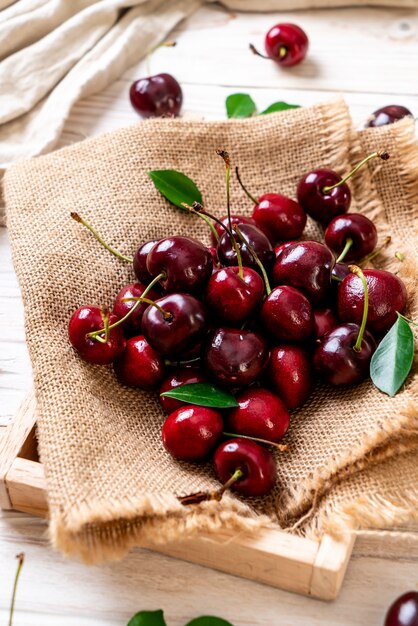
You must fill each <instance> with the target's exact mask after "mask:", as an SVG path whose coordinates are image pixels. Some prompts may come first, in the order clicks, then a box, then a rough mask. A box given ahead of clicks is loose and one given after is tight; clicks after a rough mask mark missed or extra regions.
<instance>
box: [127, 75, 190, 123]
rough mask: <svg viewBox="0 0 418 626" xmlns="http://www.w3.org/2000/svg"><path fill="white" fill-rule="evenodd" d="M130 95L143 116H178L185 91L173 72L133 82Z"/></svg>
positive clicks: (134, 105)
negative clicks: (183, 91) (172, 74)
mask: <svg viewBox="0 0 418 626" xmlns="http://www.w3.org/2000/svg"><path fill="white" fill-rule="evenodd" d="M129 97H130V99H131V104H132V106H133V108H134V109H135V111H136V112H137V113H139V114H140V115H142V117H162V116H166V117H176V116H177V115H178V114H179V113H180V109H181V104H182V102H183V93H182V90H181V87H180V85H179V84H178V82H177V81H176V79H175V78H174V77H173V76H171V74H156V75H155V76H147V77H146V78H140V79H139V80H136V81H135V82H134V83H132V85H131V88H130V91H129Z"/></svg>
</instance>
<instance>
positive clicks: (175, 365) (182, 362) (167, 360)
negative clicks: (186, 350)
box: [161, 356, 202, 396]
mask: <svg viewBox="0 0 418 626" xmlns="http://www.w3.org/2000/svg"><path fill="white" fill-rule="evenodd" d="M201 360H202V358H201V357H200V356H197V357H196V358H195V359H188V360H187V361H170V360H169V359H165V361H164V363H165V364H166V365H172V366H174V367H177V366H178V365H189V363H197V361H201ZM161 395H162V396H163V395H164V394H163V393H162V394H161Z"/></svg>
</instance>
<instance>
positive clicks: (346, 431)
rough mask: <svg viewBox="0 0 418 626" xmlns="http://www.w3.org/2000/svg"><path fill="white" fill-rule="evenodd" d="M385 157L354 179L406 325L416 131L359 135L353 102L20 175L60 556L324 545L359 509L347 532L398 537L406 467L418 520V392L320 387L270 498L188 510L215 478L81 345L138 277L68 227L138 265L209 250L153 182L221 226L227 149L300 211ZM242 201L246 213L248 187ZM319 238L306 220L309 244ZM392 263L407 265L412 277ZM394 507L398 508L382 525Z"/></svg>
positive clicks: (154, 403)
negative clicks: (266, 534) (168, 253)
mask: <svg viewBox="0 0 418 626" xmlns="http://www.w3.org/2000/svg"><path fill="white" fill-rule="evenodd" d="M376 146H378V147H379V148H380V147H382V146H384V147H385V148H386V149H387V150H388V151H389V153H390V155H391V159H390V161H389V162H387V163H385V164H383V163H376V161H373V162H371V163H370V164H369V166H368V167H366V168H363V169H362V170H361V171H360V172H359V173H358V176H357V177H356V179H353V184H352V189H353V204H352V209H353V211H360V212H362V213H364V214H365V215H368V216H370V217H371V218H373V220H374V221H375V223H376V226H377V228H378V232H379V237H380V238H381V239H383V238H384V237H385V236H386V235H387V234H388V233H389V232H390V233H391V235H392V238H393V245H392V246H391V247H390V248H388V252H387V254H386V255H381V257H379V259H381V266H382V267H387V268H392V269H396V271H399V275H400V276H402V277H403V279H404V280H405V282H406V285H407V288H408V292H409V295H410V304H409V312H408V313H409V315H411V316H415V317H417V313H418V311H417V271H416V268H417V259H418V256H417V253H418V250H417V241H416V219H417V215H418V190H417V185H416V181H417V179H418V175H417V174H418V148H417V146H416V143H415V140H414V127H413V122H412V121H411V120H407V119H405V120H402V121H400V122H398V123H396V124H393V125H391V126H386V127H384V128H382V129H368V130H365V131H362V132H361V133H355V132H354V131H353V130H352V127H351V120H350V117H349V114H348V111H347V108H346V106H345V104H344V103H343V102H341V101H337V102H332V103H328V104H322V105H317V106H315V107H311V108H302V109H294V110H290V111H285V112H282V113H276V114H271V115H268V116H260V117H256V118H251V119H248V120H229V121H225V122H192V121H187V120H181V119H177V120H148V121H146V122H139V123H137V124H136V125H134V126H131V127H129V128H125V129H121V130H119V131H116V132H113V133H108V134H105V135H102V136H100V137H97V138H94V139H89V140H86V141H84V142H81V143H79V144H75V145H73V146H70V147H68V148H65V149H63V150H59V151H57V152H54V153H52V154H50V155H46V156H42V157H39V158H37V159H33V160H30V161H26V162H20V163H18V164H15V165H13V166H12V167H11V168H10V169H9V170H8V171H7V173H6V176H5V197H6V207H7V217H8V226H9V228H10V238H11V243H12V252H13V260H14V264H15V268H16V271H17V274H18V278H19V281H20V285H21V289H22V295H23V300H24V304H25V319H26V333H27V341H28V346H29V351H30V355H31V359H32V364H33V370H34V377H35V388H36V399H37V404H38V410H39V421H38V427H39V442H40V452H41V459H42V462H43V463H44V465H45V472H46V478H47V483H48V498H49V506H50V532H51V538H52V542H53V543H54V545H55V546H57V547H59V548H60V549H61V550H63V551H64V552H67V553H70V554H77V555H80V556H81V557H83V558H84V559H85V560H88V561H99V560H102V559H107V558H113V557H117V556H120V555H121V554H123V553H124V552H125V551H126V550H127V549H128V548H129V546H131V545H134V544H136V543H138V542H140V541H142V540H150V539H152V540H154V541H160V542H164V541H167V540H171V539H173V538H176V537H179V536H182V535H184V534H187V533H193V532H200V531H203V530H204V531H208V532H210V531H213V530H216V528H218V527H219V526H220V525H224V526H228V527H231V528H241V529H245V530H251V529H254V528H255V527H258V526H260V525H267V524H275V525H279V526H281V527H283V526H284V527H286V526H292V525H293V524H294V523H295V522H296V523H297V522H298V520H301V517H302V516H303V515H305V514H306V513H307V512H311V519H310V521H309V524H310V526H309V528H310V531H311V532H315V531H316V530H321V529H322V528H323V526H324V524H326V525H327V527H330V528H333V527H334V529H335V528H336V527H337V526H338V529H339V531H340V530H341V528H340V524H339V523H338V524H337V523H336V522H335V520H336V519H337V517H338V519H339V520H340V519H341V513H342V512H343V513H344V515H343V518H344V519H345V520H347V519H348V517H349V512H348V508H349V505H350V506H351V507H352V509H353V510H356V502H357V500H358V499H359V498H360V496H361V497H363V501H362V507H363V509H362V513H361V515H360V514H359V515H357V517H353V516H351V517H350V520H351V522H352V523H353V524H355V525H363V526H368V525H370V524H371V520H372V521H373V523H376V522H377V523H378V525H385V524H390V523H393V522H394V521H396V519H397V517H396V507H395V504H396V503H395V502H394V501H393V481H392V483H391V484H390V489H391V491H390V493H389V492H386V491H385V490H386V485H387V484H388V479H387V473H386V474H382V475H381V478H380V475H379V465H378V464H379V463H382V462H385V461H386V460H387V459H390V458H393V457H395V456H397V455H400V454H405V457H404V458H405V460H404V465H406V466H407V467H408V472H406V470H405V472H404V473H401V474H397V475H396V476H395V478H396V480H397V484H398V494H399V511H398V513H399V518H400V517H401V513H402V515H403V517H405V516H406V515H407V514H406V513H405V511H407V512H408V515H409V517H412V516H413V514H414V512H415V513H416V509H417V504H418V493H417V490H416V489H415V490H413V489H412V488H411V482H410V480H411V477H413V479H415V480H416V478H418V476H417V471H418V470H417V466H416V464H415V465H414V464H413V462H411V463H408V458H409V457H407V456H406V453H411V454H412V452H413V450H415V449H417V448H418V441H417V439H418V438H417V431H418V428H417V426H418V409H417V406H418V383H417V380H416V375H411V376H410V377H409V379H408V382H407V384H406V385H405V387H404V389H403V390H402V391H401V392H400V393H399V394H398V395H397V396H396V397H394V398H389V397H388V396H386V395H385V394H383V393H381V392H379V391H378V390H377V389H376V388H375V387H373V385H372V384H371V382H370V381H366V382H364V383H363V384H361V385H359V386H357V387H352V388H348V389H345V388H342V389H335V388H334V389H331V388H328V387H325V386H319V387H318V388H317V389H316V391H315V392H314V394H313V395H312V396H311V398H310V399H309V401H308V402H307V403H306V405H305V406H304V407H303V408H302V409H300V410H298V411H296V412H294V413H293V415H292V419H291V428H290V432H289V434H288V435H287V436H286V439H287V443H288V444H289V451H288V453H286V454H283V453H281V454H280V453H278V457H277V461H278V470H277V471H278V477H277V478H278V480H277V487H276V488H275V490H274V491H273V492H272V494H271V495H269V496H268V497H266V498H262V499H252V500H245V499H243V498H239V497H237V496H236V495H234V494H233V493H230V494H228V495H226V496H225V497H224V499H223V500H222V501H221V502H220V503H214V502H210V503H204V504H201V505H198V506H193V507H183V506H182V505H181V504H179V501H178V500H177V497H176V496H177V495H184V494H187V493H193V492H196V491H200V490H205V489H211V488H213V487H214V486H215V485H217V481H216V480H215V478H214V475H213V471H212V468H211V466H210V464H207V465H203V466H192V465H188V464H185V463H178V462H176V461H174V460H173V459H172V458H171V457H170V456H169V455H168V454H167V452H166V451H165V450H164V448H163V445H162V442H161V425H162V423H163V420H164V415H163V412H162V409H161V407H160V405H159V402H158V399H157V396H156V394H152V393H145V392H140V391H137V390H134V389H128V388H126V387H123V386H121V385H120V384H119V383H118V382H117V381H116V379H115V377H114V374H113V372H112V368H110V367H97V366H93V365H89V364H87V363H85V362H83V361H82V360H81V359H80V358H79V357H78V356H77V355H76V354H75V352H74V351H73V349H72V348H71V346H70V344H69V342H68V336H67V324H68V320H69V317H70V315H71V313H72V312H73V311H74V310H75V308H76V307H78V306H80V305H82V304H85V303H97V304H99V305H102V304H103V305H104V304H108V305H110V304H111V303H112V301H113V299H114V297H115V295H116V293H117V292H118V291H119V289H120V288H121V286H122V285H123V284H124V283H126V282H129V281H131V280H132V279H133V278H134V276H133V272H132V268H131V266H130V265H129V264H126V263H124V262H122V261H120V260H118V259H116V258H115V257H113V256H111V255H109V253H108V252H107V251H106V250H105V249H103V248H102V247H101V246H100V245H99V244H98V243H97V242H96V241H95V240H94V239H92V236H91V234H90V233H88V232H87V231H86V230H84V229H82V228H81V227H80V225H78V224H76V223H74V222H73V221H71V220H70V217H69V213H70V211H77V212H79V213H80V214H81V215H82V216H83V217H85V218H86V219H87V220H89V221H90V222H91V223H92V224H94V225H96V226H98V227H100V232H101V234H102V235H103V237H104V239H105V240H107V241H109V242H110V243H111V244H113V245H114V246H117V247H118V248H119V249H121V250H122V251H125V252H134V250H135V248H136V246H137V245H138V244H139V243H140V242H142V241H145V240H148V239H155V238H160V237H163V236H167V235H169V234H180V233H183V234H187V235H190V236H195V237H197V238H199V239H201V240H203V241H206V242H208V241H209V238H208V230H207V227H206V226H205V224H203V223H202V222H201V220H199V219H197V218H194V217H193V216H190V215H188V214H184V213H182V212H180V211H179V210H178V209H176V208H174V207H172V206H171V205H169V204H168V202H167V201H166V200H164V198H162V197H161V196H160V194H159V193H158V192H157V191H156V190H155V188H154V186H153V184H152V183H151V181H150V179H149V177H148V175H147V172H148V171H149V170H151V169H162V168H175V169H178V170H181V171H183V172H185V173H186V174H188V175H189V176H190V177H191V178H192V179H193V180H195V181H196V182H197V184H198V186H199V188H200V189H201V190H202V191H203V194H204V201H205V204H206V205H207V206H208V207H210V208H211V210H212V211H214V212H215V213H217V214H218V215H221V214H223V213H224V209H222V206H224V205H225V191H224V182H223V180H224V169H223V163H222V161H221V160H220V159H219V157H217V156H216V154H215V150H216V149H217V148H224V149H227V150H228V151H229V152H230V154H231V157H232V159H233V162H234V163H236V164H237V165H239V166H240V169H241V171H242V172H243V173H245V179H246V181H248V186H249V188H251V189H254V190H258V191H259V192H261V191H266V190H269V189H270V190H278V191H280V192H281V193H284V194H286V195H289V196H293V195H294V193H295V188H296V184H297V182H298V179H299V178H300V176H301V174H302V173H304V172H306V171H309V170H310V169H312V168H313V167H318V166H324V167H330V168H332V169H334V170H337V171H338V172H340V173H343V172H346V171H347V170H348V169H349V167H350V165H352V164H353V163H355V162H357V161H358V160H359V159H360V158H361V157H363V156H364V155H365V154H366V153H369V152H371V151H373V150H375V149H376ZM231 197H232V206H233V210H234V212H237V213H244V214H249V212H250V210H251V207H250V206H249V203H248V199H247V198H246V197H245V196H244V194H242V192H241V191H240V190H239V188H237V185H233V188H232V196H231ZM321 236H322V232H321V229H320V228H319V227H318V225H316V224H315V223H313V221H311V220H309V221H308V227H307V230H306V237H307V238H320V237H321ZM395 250H401V251H402V252H404V254H405V256H406V260H405V261H404V263H402V264H401V263H400V262H399V261H398V260H397V259H396V258H395V257H394V252H395ZM410 458H412V459H414V458H415V459H416V456H415V457H414V456H411V457H410ZM374 465H375V466H376V470H375V473H374V474H373V481H371V482H370V483H369V482H368V480H367V476H366V478H364V480H361V481H359V482H356V481H355V480H353V481H352V482H351V483H350V488H349V489H348V490H347V492H344V491H338V492H336V495H335V498H333V492H332V489H333V488H335V486H336V485H338V484H340V483H341V484H342V483H343V482H348V480H351V477H353V476H355V475H356V474H357V473H362V472H363V471H364V470H367V471H368V468H371V467H373V466H374ZM392 474H393V472H392ZM412 484H415V485H416V484H417V481H416V482H415V483H412ZM324 497H325V499H324ZM379 498H380V499H381V501H382V502H387V506H386V507H385V506H383V505H382V507H381V508H380V511H379V516H376V515H374V516H373V512H374V511H375V502H376V500H378V499H379ZM385 498H386V500H385ZM401 503H402V506H401ZM345 505H346V506H345ZM316 507H319V508H318V511H317V513H315V511H316ZM314 515H316V518H315V519H314V521H312V516H314ZM376 518H377V519H376Z"/></svg>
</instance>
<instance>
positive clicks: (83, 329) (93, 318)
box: [68, 305, 126, 365]
mask: <svg viewBox="0 0 418 626" xmlns="http://www.w3.org/2000/svg"><path fill="white" fill-rule="evenodd" d="M117 320H118V318H117V317H116V315H113V313H110V315H109V326H110V325H111V324H114V323H115V322H117ZM103 327H104V322H103V317H102V312H101V310H100V307H98V306H93V305H85V306H81V307H80V308H79V309H77V310H76V311H74V313H73V314H72V316H71V318H70V321H69V323H68V337H69V339H70V342H71V345H72V346H73V348H75V349H76V350H77V352H78V354H79V356H80V357H81V358H82V359H83V360H84V361H87V363H95V364H96V365H108V364H109V363H112V362H113V361H114V360H115V359H117V358H118V357H119V356H120V355H121V354H122V352H123V351H124V349H125V345H126V341H125V337H124V334H123V330H122V326H117V327H116V328H113V329H112V330H110V331H109V338H108V340H107V342H106V343H102V342H100V341H96V340H94V339H92V338H90V337H88V336H87V335H88V333H91V332H93V331H95V330H100V329H101V328H103ZM101 336H102V337H104V333H103V334H102V335H101Z"/></svg>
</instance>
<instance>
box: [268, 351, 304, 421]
mask: <svg viewBox="0 0 418 626" xmlns="http://www.w3.org/2000/svg"><path fill="white" fill-rule="evenodd" d="M267 377H268V379H269V381H270V383H271V385H272V387H273V389H274V391H275V392H276V393H277V395H278V396H279V397H280V398H281V400H283V402H284V404H285V405H286V407H287V408H288V409H290V410H292V409H296V408H298V407H300V406H302V405H303V404H304V403H305V402H306V400H307V399H308V397H309V396H310V394H311V392H312V387H313V385H312V368H311V362H310V359H309V357H308V354H307V352H306V351H305V350H304V349H303V348H301V347H300V346H292V345H286V344H282V345H280V346H276V347H275V348H272V350H271V355H270V361H269V365H268V368H267Z"/></svg>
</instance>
